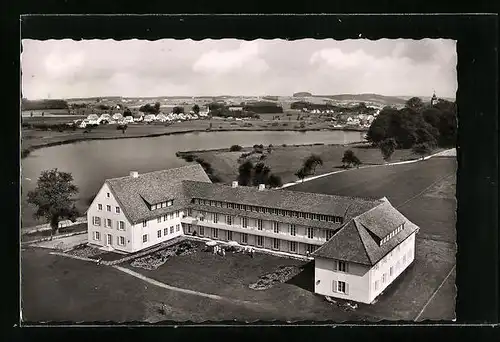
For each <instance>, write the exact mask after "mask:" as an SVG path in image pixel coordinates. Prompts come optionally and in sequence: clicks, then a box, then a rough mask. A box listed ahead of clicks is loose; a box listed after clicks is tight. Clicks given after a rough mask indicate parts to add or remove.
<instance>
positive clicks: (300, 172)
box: [295, 167, 308, 181]
mask: <svg viewBox="0 0 500 342" xmlns="http://www.w3.org/2000/svg"><path fill="white" fill-rule="evenodd" d="M307 175H308V172H307V170H304V168H303V167H301V168H300V169H298V170H297V172H295V176H297V178H298V179H300V180H301V181H304V178H306V176H307Z"/></svg>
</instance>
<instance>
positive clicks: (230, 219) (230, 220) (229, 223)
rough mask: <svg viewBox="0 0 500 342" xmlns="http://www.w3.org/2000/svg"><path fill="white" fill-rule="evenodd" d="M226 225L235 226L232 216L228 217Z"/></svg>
mask: <svg viewBox="0 0 500 342" xmlns="http://www.w3.org/2000/svg"><path fill="white" fill-rule="evenodd" d="M226 224H227V225H229V226H230V225H232V224H233V218H232V217H231V216H230V215H226Z"/></svg>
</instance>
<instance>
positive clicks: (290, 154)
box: [194, 145, 416, 183]
mask: <svg viewBox="0 0 500 342" xmlns="http://www.w3.org/2000/svg"><path fill="white" fill-rule="evenodd" d="M348 149H351V150H353V151H354V153H355V155H356V156H358V158H359V159H360V160H361V162H362V163H363V164H367V165H374V164H376V165H381V164H384V160H383V158H382V155H381V153H380V150H379V149H377V148H370V147H352V146H351V147H350V146H340V145H308V146H286V147H283V146H275V147H274V148H273V151H272V152H271V153H270V154H268V153H267V152H266V153H265V154H266V159H265V160H263V162H264V163H265V164H266V165H267V166H269V167H270V168H271V172H272V173H274V174H276V175H278V176H280V177H281V179H282V181H283V183H288V182H293V181H296V180H297V177H296V176H295V175H294V174H295V172H296V171H297V170H298V169H300V168H301V167H302V163H303V160H304V159H305V158H307V157H309V156H310V155H311V154H317V155H319V156H320V157H321V159H322V160H323V165H322V166H318V167H317V168H316V174H322V173H327V172H331V171H335V170H341V169H342V157H343V155H344V152H345V151H346V150H348ZM248 151H250V149H245V150H244V151H240V152H221V151H207V152H195V153H194V154H195V155H197V156H200V157H201V158H202V159H204V160H206V161H207V162H209V163H210V164H212V167H213V169H214V170H215V172H216V174H217V175H218V176H220V177H221V179H222V181H223V182H225V183H230V182H231V181H233V180H234V179H236V177H237V175H238V167H239V165H240V164H239V163H238V158H239V157H240V155H241V154H242V153H244V152H248ZM254 156H255V157H252V161H253V162H254V164H255V163H257V162H258V157H259V156H260V155H259V154H256V155H254ZM415 157H416V156H415V155H414V154H413V153H412V152H411V150H409V149H405V150H397V151H395V153H394V155H393V157H392V161H400V160H408V159H412V158H415Z"/></svg>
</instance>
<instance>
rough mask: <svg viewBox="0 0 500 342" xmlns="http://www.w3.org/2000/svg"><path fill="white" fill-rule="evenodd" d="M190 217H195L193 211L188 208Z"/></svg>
mask: <svg viewBox="0 0 500 342" xmlns="http://www.w3.org/2000/svg"><path fill="white" fill-rule="evenodd" d="M188 216H193V209H191V208H188Z"/></svg>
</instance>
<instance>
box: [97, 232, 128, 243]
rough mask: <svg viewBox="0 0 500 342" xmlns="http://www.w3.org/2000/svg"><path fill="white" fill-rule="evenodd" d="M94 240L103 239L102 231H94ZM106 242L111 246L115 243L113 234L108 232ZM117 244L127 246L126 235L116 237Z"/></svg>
mask: <svg viewBox="0 0 500 342" xmlns="http://www.w3.org/2000/svg"><path fill="white" fill-rule="evenodd" d="M94 240H95V241H101V233H100V232H94ZM106 244H107V245H109V246H112V245H113V236H112V235H111V234H106ZM116 244H117V245H118V246H125V237H124V236H117V237H116Z"/></svg>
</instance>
